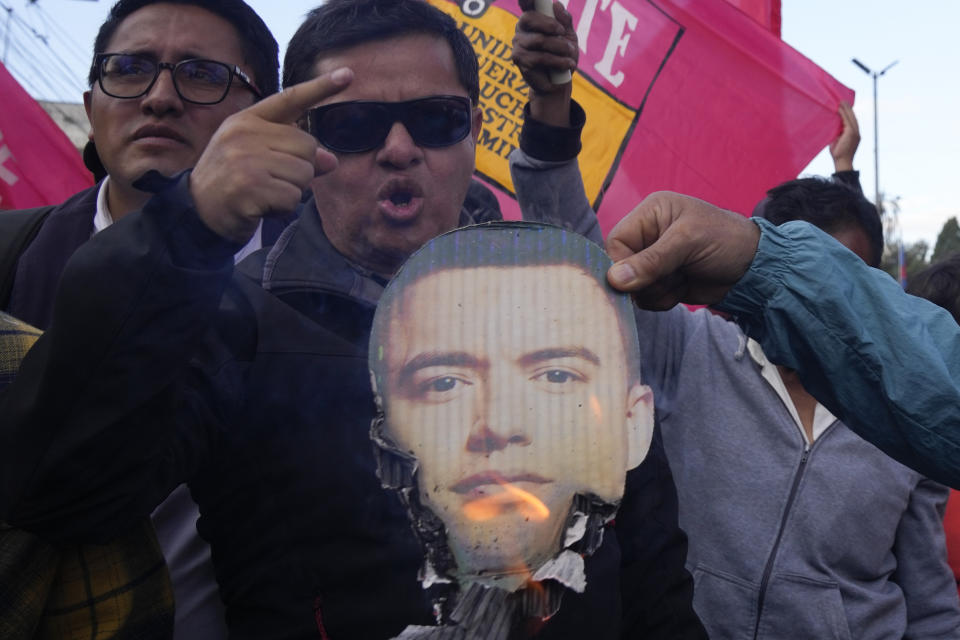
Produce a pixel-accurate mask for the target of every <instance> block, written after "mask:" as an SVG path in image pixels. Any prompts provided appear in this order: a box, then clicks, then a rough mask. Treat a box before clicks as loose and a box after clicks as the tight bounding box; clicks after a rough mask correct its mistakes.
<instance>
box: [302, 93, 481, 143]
mask: <svg viewBox="0 0 960 640" xmlns="http://www.w3.org/2000/svg"><path fill="white" fill-rule="evenodd" d="M394 122H401V123H403V126H404V127H405V128H406V130H407V132H408V133H409V134H410V137H412V138H413V141H414V142H415V143H416V144H417V145H418V146H421V147H449V146H450V145H454V144H456V143H458V142H460V141H461V140H463V139H464V138H466V137H467V134H469V133H470V128H471V124H470V99H469V98H466V97H463V96H430V97H429V98H419V99H417V100H407V101H406V102H374V101H368V100H354V101H350V102H335V103H333V104H328V105H324V106H322V107H317V108H316V109H311V110H310V111H308V112H307V126H308V127H309V131H310V133H312V134H313V136H314V137H315V138H316V139H317V140H319V141H320V144H322V145H323V146H325V147H326V148H328V149H330V150H331V151H339V152H341V153H361V152H363V151H370V150H371V149H376V148H377V147H379V146H380V145H382V144H383V142H384V140H386V139H387V135H388V134H389V133H390V129H391V128H393V123H394Z"/></svg>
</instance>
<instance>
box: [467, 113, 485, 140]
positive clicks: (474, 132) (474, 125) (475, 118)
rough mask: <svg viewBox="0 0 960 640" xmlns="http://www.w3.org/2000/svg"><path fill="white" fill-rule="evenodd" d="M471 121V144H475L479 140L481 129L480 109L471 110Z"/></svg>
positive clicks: (481, 116)
mask: <svg viewBox="0 0 960 640" xmlns="http://www.w3.org/2000/svg"><path fill="white" fill-rule="evenodd" d="M471 120H472V122H471V125H470V137H471V138H473V144H477V141H478V140H480V129H481V128H482V127H483V112H482V111H480V107H477V108H475V109H474V110H473V114H472V117H471Z"/></svg>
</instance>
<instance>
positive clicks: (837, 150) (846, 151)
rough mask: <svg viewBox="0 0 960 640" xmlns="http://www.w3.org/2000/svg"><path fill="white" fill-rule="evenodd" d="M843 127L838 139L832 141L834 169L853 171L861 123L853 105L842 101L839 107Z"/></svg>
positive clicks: (831, 153)
mask: <svg viewBox="0 0 960 640" xmlns="http://www.w3.org/2000/svg"><path fill="white" fill-rule="evenodd" d="M837 112H838V113H839V114H840V120H841V121H842V122H843V129H842V130H841V131H840V135H839V136H837V139H836V140H834V141H833V142H831V143H830V155H831V156H832V157H833V169H834V171H853V156H854V155H855V154H856V153H857V147H859V146H860V125H859V124H858V123H857V116H856V115H854V113H853V107H851V106H850V105H849V104H848V103H846V102H841V103H840V108H839V109H837Z"/></svg>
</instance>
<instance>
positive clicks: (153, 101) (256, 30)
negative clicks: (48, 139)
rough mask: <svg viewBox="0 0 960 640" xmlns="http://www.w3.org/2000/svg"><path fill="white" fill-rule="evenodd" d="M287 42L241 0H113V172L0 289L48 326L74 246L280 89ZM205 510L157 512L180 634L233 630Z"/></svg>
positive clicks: (103, 130) (109, 32)
mask: <svg viewBox="0 0 960 640" xmlns="http://www.w3.org/2000/svg"><path fill="white" fill-rule="evenodd" d="M277 49H278V48H277V43H276V41H275V40H274V38H273V36H272V35H271V34H270V31H269V30H268V29H267V27H266V25H265V24H264V23H263V21H262V20H261V19H260V18H259V17H258V16H257V15H256V13H255V12H254V11H253V10H252V9H251V8H250V7H249V6H247V5H246V4H245V3H244V2H242V1H240V0H222V1H212V0H188V1H180V2H177V3H168V2H158V1H157V0H121V1H120V2H118V3H117V4H115V5H114V6H113V8H112V9H111V12H110V14H109V16H108V18H107V20H106V22H104V24H103V25H102V26H101V28H100V31H99V33H98V35H97V38H96V41H95V43H94V58H93V62H92V64H91V67H90V73H89V82H90V90H89V91H86V92H85V93H84V96H83V98H84V106H85V108H86V111H87V116H88V118H89V121H90V128H91V132H90V139H91V142H90V143H89V144H88V149H87V152H86V157H87V158H88V159H89V160H92V162H94V163H97V162H99V163H102V167H103V168H104V169H105V171H106V174H107V176H106V177H105V178H104V179H103V180H101V181H100V182H99V184H97V185H96V186H94V187H92V188H91V189H87V190H85V191H82V192H80V193H78V194H76V195H75V196H73V197H71V198H70V199H69V200H67V201H66V202H64V203H62V204H60V205H58V206H56V207H54V208H53V209H52V210H50V211H49V213H48V215H47V216H46V218H45V219H44V220H43V223H42V226H41V227H40V228H39V231H38V233H37V235H36V237H35V238H34V239H33V241H32V242H31V243H30V244H29V245H28V246H27V247H26V248H25V249H24V250H23V252H22V253H21V254H20V257H19V260H18V261H17V267H16V270H15V272H14V274H13V276H14V277H13V286H12V289H11V293H10V297H9V301H7V300H0V308H3V309H5V310H6V311H8V312H9V313H10V314H12V315H14V316H16V317H18V318H20V319H22V320H24V321H26V322H28V323H30V324H32V325H34V326H36V327H38V328H41V329H46V328H48V327H49V325H50V322H51V319H52V314H53V304H54V293H55V290H56V288H57V285H58V283H59V281H60V277H61V274H62V272H63V270H64V267H65V265H66V263H67V261H68V259H69V258H70V257H71V256H72V254H73V253H74V251H76V249H77V248H78V247H80V246H81V245H83V244H84V243H86V242H87V241H88V240H89V239H90V237H91V235H93V234H95V233H98V232H100V231H102V230H104V229H106V228H107V227H108V226H110V225H111V224H113V223H114V222H116V221H119V220H121V219H122V218H124V217H126V216H127V214H129V213H130V212H132V211H134V210H136V209H138V208H140V207H142V206H143V204H144V203H145V202H146V201H147V199H148V198H149V197H150V193H149V192H146V191H142V190H140V189H138V188H137V187H136V186H135V184H136V183H137V180H138V179H139V178H141V177H142V176H143V175H144V174H146V173H148V172H150V171H157V172H159V173H160V174H162V175H165V176H173V175H176V174H177V173H179V172H181V171H183V170H185V169H189V168H191V167H193V166H194V164H196V162H197V159H198V158H199V157H200V154H201V153H202V152H203V150H204V148H206V146H207V143H208V142H209V140H210V137H211V136H212V135H213V133H214V132H215V131H216V129H217V127H219V126H220V124H221V123H222V122H223V120H224V119H225V118H226V117H227V116H229V115H231V114H233V113H236V112H238V111H240V110H242V109H244V108H246V107H249V106H250V105H252V104H254V103H255V102H256V101H257V100H259V99H260V98H262V97H264V96H266V95H270V94H273V93H276V91H277V86H278V70H277V68H278V59H277V58H278V56H277ZM94 145H95V146H94ZM51 178H52V179H55V176H51ZM0 215H2V214H0ZM285 222H286V220H283V219H277V218H273V219H270V220H267V221H266V222H265V223H264V224H263V225H261V226H259V227H258V228H257V230H256V232H255V234H254V235H253V237H252V238H251V239H250V241H249V242H248V243H247V244H246V246H244V247H243V248H242V249H240V250H239V251H238V253H237V258H238V259H239V258H241V257H243V256H244V255H246V254H249V253H251V252H252V251H255V250H257V249H259V248H260V246H261V245H262V244H264V245H267V244H272V242H273V240H274V239H275V238H276V237H277V236H278V235H279V233H280V231H281V230H282V229H283V227H284V225H285ZM115 393H119V394H122V393H123V392H122V390H121V391H115ZM197 517H198V512H197V507H196V504H195V503H193V501H192V500H191V499H190V495H189V491H188V490H187V488H186V486H185V485H181V486H180V487H179V488H178V489H176V490H175V491H174V492H173V494H171V496H170V498H169V499H167V500H166V501H164V502H163V504H161V505H160V506H159V507H158V508H157V510H156V511H155V512H154V514H153V521H154V524H155V527H156V530H157V535H158V539H159V541H160V544H161V547H162V548H163V551H164V555H165V557H166V560H167V565H168V568H169V570H170V575H171V579H172V583H173V587H174V593H175V597H176V627H175V633H176V637H177V638H201V637H202V638H216V637H221V636H224V635H225V627H224V622H223V608H222V605H221V603H220V600H219V597H218V594H217V588H216V582H215V580H214V576H213V570H212V567H211V565H210V551H209V547H208V545H207V544H206V543H205V542H203V540H201V539H200V538H199V537H198V535H197V532H196V521H197ZM50 537H53V538H54V539H58V540H59V539H62V538H61V537H60V536H58V535H57V534H56V533H52V534H51V536H50Z"/></svg>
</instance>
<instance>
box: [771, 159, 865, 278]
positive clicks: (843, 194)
mask: <svg viewBox="0 0 960 640" xmlns="http://www.w3.org/2000/svg"><path fill="white" fill-rule="evenodd" d="M753 215H755V216H757V217H759V218H764V219H766V220H769V221H770V222H772V223H773V224H775V225H781V224H783V223H784V222H790V221H792V220H804V221H806V222H809V223H810V224H812V225H814V226H815V227H819V228H820V229H822V230H824V231H826V232H827V233H829V234H834V233H837V232H840V231H845V230H847V229H850V228H852V227H854V226H856V227H859V228H860V229H862V230H863V232H864V233H865V234H866V236H867V239H868V240H869V241H870V250H871V253H872V258H873V259H872V260H870V261H869V262H868V264H869V265H870V266H871V267H878V266H880V258H881V257H882V256H883V224H882V223H881V222H880V215H879V214H878V213H877V208H876V207H875V206H873V204H871V203H870V201H869V200H867V199H866V198H864V197H863V194H862V193H860V192H859V191H857V190H856V189H853V188H852V187H849V186H847V185H845V184H842V183H839V182H834V181H833V180H829V179H827V178H820V177H811V178H798V179H796V180H790V181H789V182H784V183H783V184H781V185H779V186H776V187H774V188H773V189H770V190H769V191H767V198H766V199H765V200H763V201H762V202H761V203H760V204H759V205H757V208H756V209H755V210H754V212H753Z"/></svg>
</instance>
